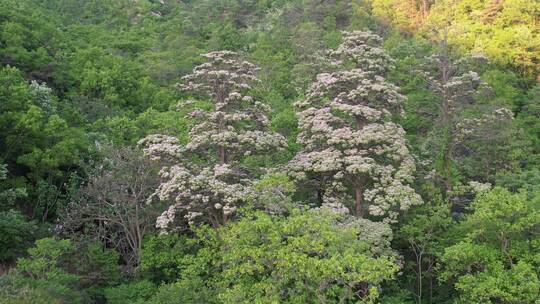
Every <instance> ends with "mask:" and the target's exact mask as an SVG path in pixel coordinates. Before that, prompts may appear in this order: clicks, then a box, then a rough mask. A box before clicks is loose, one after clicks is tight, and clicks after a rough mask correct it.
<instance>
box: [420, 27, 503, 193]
mask: <svg viewBox="0 0 540 304" xmlns="http://www.w3.org/2000/svg"><path fill="white" fill-rule="evenodd" d="M440 44H441V45H440V52H438V53H436V54H434V55H432V56H431V57H429V58H428V60H427V62H426V65H425V66H424V67H423V68H422V70H421V71H420V74H421V75H423V76H424V78H425V79H426V82H427V84H428V86H429V88H430V89H431V91H432V92H433V93H435V96H436V98H437V100H438V111H437V113H436V115H437V117H436V123H435V125H434V128H433V130H432V131H431V132H430V134H428V136H427V138H426V142H425V147H424V148H425V150H426V151H429V153H432V154H434V155H432V158H434V159H436V160H437V161H436V164H435V168H436V172H434V173H436V174H435V176H434V177H435V178H436V179H439V180H440V181H441V184H442V192H443V195H445V196H446V195H448V194H451V193H452V192H453V191H454V190H455V189H454V188H455V185H454V184H455V177H456V167H457V164H458V163H459V164H461V165H462V167H463V165H464V164H467V163H470V162H475V163H476V164H475V166H472V167H474V168H476V170H477V169H478V168H479V167H482V169H483V170H482V171H484V172H485V173H486V174H487V175H490V174H491V173H493V174H492V175H495V172H490V171H497V169H502V168H504V167H505V166H506V165H507V164H508V162H507V160H506V159H501V157H500V155H508V154H509V152H508V148H509V146H510V145H509V143H508V142H509V140H510V138H511V136H512V135H511V133H512V132H513V130H512V128H511V126H510V125H509V124H510V123H511V121H512V118H513V113H512V111H510V110H509V109H506V108H504V107H500V106H493V105H490V104H489V103H483V104H482V103H481V102H479V101H480V100H481V99H482V98H484V99H485V98H488V99H489V97H490V95H491V91H492V90H491V88H490V87H489V85H488V84H487V83H485V82H484V81H482V79H481V78H480V76H479V75H478V73H476V72H474V70H475V69H477V67H478V66H481V65H485V64H486V63H487V58H485V57H484V56H482V55H472V56H468V57H464V58H461V59H457V60H454V59H453V58H452V57H451V56H450V55H449V54H448V46H447V42H446V38H444V39H443V40H441V43H440ZM495 143H496V144H495ZM504 149H506V151H505V150H504ZM497 155H499V157H498V159H496V158H497V157H496V156H497ZM471 157H472V158H476V159H471ZM461 169H462V168H461ZM473 175H476V176H478V174H476V173H475V174H473Z"/></svg>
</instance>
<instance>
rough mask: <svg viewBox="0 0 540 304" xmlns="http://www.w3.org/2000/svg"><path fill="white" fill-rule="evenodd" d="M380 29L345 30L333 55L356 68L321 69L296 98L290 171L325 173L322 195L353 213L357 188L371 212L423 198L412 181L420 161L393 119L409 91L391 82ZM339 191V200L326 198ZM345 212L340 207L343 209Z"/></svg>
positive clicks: (391, 211)
mask: <svg viewBox="0 0 540 304" xmlns="http://www.w3.org/2000/svg"><path fill="white" fill-rule="evenodd" d="M380 42H381V39H380V37H378V36H376V35H374V34H371V33H363V32H352V33H346V34H345V38H344V42H343V43H342V44H341V45H340V46H339V47H338V49H337V50H336V51H334V52H330V54H331V55H332V56H336V55H343V56H350V57H351V58H352V61H354V62H356V63H357V66H356V68H353V69H351V70H345V71H339V72H336V73H332V74H328V73H323V74H319V75H318V77H317V80H316V82H315V83H314V84H313V85H312V86H311V88H310V89H309V91H308V92H307V94H306V98H305V99H303V100H301V101H299V102H297V103H296V104H295V105H296V106H297V107H298V108H299V110H300V112H299V113H298V120H299V128H300V133H299V135H298V139H297V141H298V142H299V143H300V144H303V146H304V149H303V150H301V151H300V152H299V153H298V154H297V155H296V157H295V158H294V159H293V160H292V161H291V162H290V163H289V164H288V169H289V171H290V175H291V176H293V177H295V178H297V179H299V180H305V179H308V180H319V181H321V180H327V181H328V182H326V183H325V184H324V185H319V187H321V188H325V203H326V204H330V205H329V206H331V207H332V208H333V209H339V210H341V208H338V207H337V206H339V204H338V205H336V204H337V203H342V204H343V205H345V206H348V207H349V208H350V209H351V211H353V212H352V213H354V210H353V209H354V208H353V207H352V206H354V202H353V201H354V199H353V197H355V195H356V196H357V195H358V194H351V193H350V192H351V189H354V188H358V189H361V191H362V193H361V195H362V198H361V199H362V202H363V204H364V205H365V206H363V208H365V209H367V210H368V211H369V213H370V214H371V215H374V216H380V217H389V218H394V217H395V216H396V215H397V212H399V210H406V209H408V208H409V207H410V206H411V205H414V204H419V203H421V198H420V196H419V195H418V194H416V193H415V191H414V190H413V189H412V188H411V187H410V186H409V184H410V183H411V182H412V180H413V173H414V171H415V164H414V160H413V158H412V156H411V155H410V153H409V150H408V148H407V145H406V142H405V139H404V136H405V131H404V130H403V129H402V128H401V127H400V126H399V125H397V124H395V123H393V122H391V121H390V118H391V117H392V116H393V115H395V114H400V113H401V111H402V109H401V104H402V103H403V101H404V100H405V97H404V96H403V95H401V94H399V92H398V88H397V87H396V86H395V85H393V84H390V83H388V82H387V81H386V80H385V78H384V74H383V73H382V72H383V71H385V68H382V67H381V68H376V66H378V65H380V64H385V66H388V64H389V63H390V61H391V60H390V59H389V57H388V56H387V55H386V54H385V53H384V52H382V49H380ZM336 198H339V199H340V201H339V202H335V201H328V200H331V199H334V200H335V199H336ZM340 212H341V211H340Z"/></svg>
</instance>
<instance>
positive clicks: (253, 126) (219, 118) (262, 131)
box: [139, 51, 286, 228]
mask: <svg viewBox="0 0 540 304" xmlns="http://www.w3.org/2000/svg"><path fill="white" fill-rule="evenodd" d="M203 57H204V58H206V59H207V62H206V63H203V64H201V65H199V66H197V67H195V69H194V70H193V73H191V74H189V75H187V76H185V77H183V81H184V82H183V83H182V84H179V85H178V88H179V89H180V90H182V91H189V92H192V93H193V94H194V95H196V96H197V97H199V98H201V99H207V100H210V101H211V103H212V107H211V108H212V109H211V110H203V109H201V108H198V107H197V106H196V102H194V101H192V100H188V101H185V102H182V103H181V104H179V107H181V108H185V107H190V106H195V109H194V110H193V111H192V112H191V113H190V116H191V117H192V118H194V119H195V120H196V121H197V123H196V124H195V125H194V126H193V127H192V129H191V130H190V133H189V142H188V143H187V144H186V145H181V144H180V142H179V140H178V139H177V138H175V137H171V136H166V135H151V136H148V137H147V138H145V139H143V140H141V141H140V142H139V144H141V145H143V146H145V152H146V153H147V154H148V155H150V156H151V157H152V158H155V159H165V158H166V159H168V160H169V161H172V162H171V164H172V165H170V166H167V167H165V168H163V170H162V172H161V176H162V178H163V179H164V182H163V183H162V184H161V185H160V187H159V188H158V189H157V191H156V194H157V195H158V196H159V198H160V199H162V200H167V199H174V201H175V204H174V205H172V206H171V207H170V208H169V209H168V210H167V211H166V212H164V213H163V215H162V216H161V217H160V218H158V222H157V226H158V227H160V228H166V227H167V226H168V225H169V224H170V223H171V222H172V221H173V220H174V218H175V217H176V214H177V213H178V212H180V211H182V212H184V218H185V219H187V220H188V221H189V222H193V221H194V220H195V219H197V218H199V217H200V216H205V218H206V219H207V221H209V222H210V223H212V224H213V225H214V226H219V225H221V224H223V223H224V222H226V221H227V218H228V217H229V216H230V215H231V214H233V213H234V212H235V210H236V206H237V205H238V204H239V203H241V202H242V201H243V200H244V199H245V198H246V196H247V195H248V194H249V192H250V189H251V187H250V186H251V181H250V176H249V172H247V171H246V170H245V169H243V168H242V167H241V166H240V161H241V159H242V157H244V156H248V155H251V154H254V153H260V152H269V151H272V150H274V149H280V148H284V147H285V146H286V142H285V139H284V137H283V136H281V135H279V134H276V133H273V132H270V131H268V129H267V127H268V124H269V120H268V118H267V117H266V115H265V113H266V112H268V111H269V108H268V106H267V105H265V104H263V103H261V102H259V101H256V100H254V98H253V97H252V96H250V95H248V91H249V90H250V89H252V87H253V85H254V84H256V83H257V82H258V81H259V80H258V79H257V77H256V74H255V73H256V71H257V68H256V67H255V66H254V65H253V64H251V63H249V62H247V61H243V60H240V59H239V56H238V54H236V53H234V52H230V51H218V52H211V53H208V54H204V55H203ZM194 159H196V160H197V161H195V160H194Z"/></svg>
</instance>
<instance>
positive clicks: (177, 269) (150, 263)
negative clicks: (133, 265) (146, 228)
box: [140, 234, 196, 283]
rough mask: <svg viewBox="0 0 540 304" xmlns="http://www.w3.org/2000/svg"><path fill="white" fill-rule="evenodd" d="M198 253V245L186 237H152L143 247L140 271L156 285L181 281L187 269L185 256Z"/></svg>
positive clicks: (169, 235)
mask: <svg viewBox="0 0 540 304" xmlns="http://www.w3.org/2000/svg"><path fill="white" fill-rule="evenodd" d="M195 251H196V243H195V242H194V241H193V240H192V239H190V238H187V237H186V236H179V235H176V234H166V235H158V236H152V237H150V238H148V239H147V240H146V241H145V242H144V245H143V250H142V253H141V264H140V271H141V272H142V273H143V275H145V276H147V277H149V278H150V279H151V280H152V281H153V282H156V283H162V282H166V283H172V282H175V281H177V280H179V279H180V278H181V277H182V275H183V272H184V270H185V268H186V267H187V266H186V264H185V256H186V255H188V254H192V253H193V252H195Z"/></svg>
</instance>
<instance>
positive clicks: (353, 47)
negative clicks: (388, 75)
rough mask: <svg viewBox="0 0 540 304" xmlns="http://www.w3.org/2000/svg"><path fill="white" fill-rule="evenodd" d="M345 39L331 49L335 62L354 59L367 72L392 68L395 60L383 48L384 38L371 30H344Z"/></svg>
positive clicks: (378, 71)
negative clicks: (335, 47)
mask: <svg viewBox="0 0 540 304" xmlns="http://www.w3.org/2000/svg"><path fill="white" fill-rule="evenodd" d="M342 34H343V41H342V43H341V44H340V45H339V46H338V48H337V49H335V50H331V51H329V55H330V57H331V58H334V59H335V61H334V62H335V63H343V61H352V62H353V63H354V64H355V65H356V66H357V67H358V68H360V69H362V70H364V71H366V72H374V73H375V74H384V73H385V72H387V71H388V70H389V69H390V68H392V64H393V60H392V58H391V57H390V56H389V55H388V54H387V53H386V51H385V50H384V49H383V48H382V46H381V45H382V41H383V40H382V38H381V37H380V36H379V35H376V34H373V33H371V32H364V31H352V32H343V33H342Z"/></svg>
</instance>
